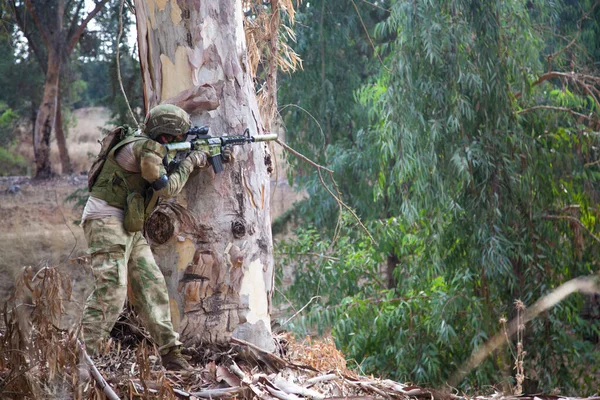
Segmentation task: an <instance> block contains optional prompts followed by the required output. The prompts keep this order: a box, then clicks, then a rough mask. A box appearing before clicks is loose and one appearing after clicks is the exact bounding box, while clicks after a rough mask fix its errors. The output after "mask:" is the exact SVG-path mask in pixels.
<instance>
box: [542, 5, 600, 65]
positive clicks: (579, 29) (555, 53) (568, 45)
mask: <svg viewBox="0 0 600 400" xmlns="http://www.w3.org/2000/svg"><path fill="white" fill-rule="evenodd" d="M599 4H600V0H597V1H596V3H594V5H593V6H592V7H590V9H589V10H587V11H586V12H585V13H584V14H583V15H582V16H581V18H579V21H577V33H576V34H575V37H574V38H573V39H572V40H571V41H570V42H569V43H568V44H567V45H566V46H565V47H563V48H562V49H560V50H557V51H556V52H554V53H552V54H550V55H548V57H547V60H548V69H549V70H551V69H552V60H554V58H555V57H556V56H557V55H559V54H560V53H563V52H565V51H567V49H569V47H571V46H573V45H574V44H575V42H576V41H577V39H579V36H580V35H581V25H582V23H583V21H584V20H585V19H587V18H588V17H589V16H590V14H591V13H592V12H593V11H594V10H595V9H596V7H597V6H598V5H599Z"/></svg>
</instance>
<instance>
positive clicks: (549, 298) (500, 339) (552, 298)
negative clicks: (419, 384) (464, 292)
mask: <svg viewBox="0 0 600 400" xmlns="http://www.w3.org/2000/svg"><path fill="white" fill-rule="evenodd" d="M578 291H579V292H582V293H590V294H592V293H599V292H600V287H599V285H598V276H591V277H589V276H585V277H578V278H575V279H571V280H570V281H568V282H566V283H563V284H562V285H560V286H559V287H557V288H556V289H554V290H553V291H552V292H550V293H549V294H547V295H546V296H544V297H542V298H541V299H539V300H538V301H536V302H535V303H534V304H533V305H532V306H531V307H529V308H527V309H525V311H524V312H523V315H522V317H521V319H520V320H519V319H518V318H514V319H513V320H512V321H510V324H509V328H508V332H505V331H502V332H498V333H497V334H495V335H494V336H493V337H492V338H491V339H490V340H488V341H487V342H486V343H485V344H484V345H483V346H481V347H480V348H479V349H478V350H477V351H475V352H474V353H473V355H472V356H471V357H469V359H468V360H467V361H466V362H465V363H464V364H463V365H462V366H461V367H460V368H459V369H458V370H457V371H456V372H455V373H454V374H453V375H452V376H451V377H450V379H449V380H448V384H449V385H450V386H451V387H456V386H457V385H458V384H459V383H460V382H461V381H462V380H463V379H464V378H465V377H466V376H467V375H468V374H469V373H470V372H471V371H472V370H473V369H474V368H476V367H477V366H478V365H479V364H481V363H482V362H483V360H484V359H485V358H486V357H487V356H488V355H490V354H491V353H492V352H494V351H495V350H496V349H498V347H500V346H501V345H503V344H504V343H505V341H506V337H507V336H508V337H510V336H512V335H514V334H515V333H517V331H518V330H519V326H520V325H524V324H526V323H527V322H529V321H531V320H532V319H533V318H535V317H536V316H538V315H539V314H541V313H543V312H544V311H546V310H549V309H550V308H552V307H554V306H555V305H556V304H558V303H560V302H561V301H562V300H564V299H565V298H566V297H568V296H570V295H571V294H572V293H575V292H578Z"/></svg>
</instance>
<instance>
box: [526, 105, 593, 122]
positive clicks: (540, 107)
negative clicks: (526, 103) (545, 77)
mask: <svg viewBox="0 0 600 400" xmlns="http://www.w3.org/2000/svg"><path fill="white" fill-rule="evenodd" d="M535 110H553V111H564V112H568V113H569V114H572V115H575V116H576V117H579V118H585V119H586V120H588V121H591V120H593V118H592V117H590V116H589V115H584V114H581V113H578V112H576V111H573V110H571V109H570V108H566V107H554V106H533V107H529V108H524V109H523V110H521V111H517V114H524V113H528V112H531V111H535Z"/></svg>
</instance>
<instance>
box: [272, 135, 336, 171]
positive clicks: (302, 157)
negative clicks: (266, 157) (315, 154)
mask: <svg viewBox="0 0 600 400" xmlns="http://www.w3.org/2000/svg"><path fill="white" fill-rule="evenodd" d="M275 143H278V144H279V145H280V146H281V147H283V148H284V149H286V150H287V151H289V152H290V153H292V154H293V155H295V156H296V157H298V158H300V159H301V160H303V161H306V162H307V163H309V164H310V165H312V166H313V167H315V168H318V169H323V170H325V171H328V172H333V171H332V170H330V169H329V168H325V167H324V166H322V165H319V164H317V163H316V162H314V161H312V160H311V159H309V158H308V157H306V156H304V155H302V154H300V153H298V152H297V151H296V150H294V149H292V148H291V147H290V146H288V145H287V144H285V143H284V142H282V141H281V140H279V139H277V140H275Z"/></svg>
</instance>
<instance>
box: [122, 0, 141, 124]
mask: <svg viewBox="0 0 600 400" xmlns="http://www.w3.org/2000/svg"><path fill="white" fill-rule="evenodd" d="M123 3H125V0H121V4H120V6H119V34H118V35H117V50H116V57H117V78H118V79H119V86H120V87H121V93H123V98H124V99H125V104H127V110H129V114H131V119H132V120H133V122H135V124H136V125H137V127H139V126H140V124H139V122H138V121H137V119H136V118H135V114H133V110H132V109H131V105H130V104H129V100H128V99H127V94H126V93H125V89H124V88H123V79H122V78H121V62H120V60H119V58H120V56H119V48H120V47H121V36H122V35H123Z"/></svg>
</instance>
